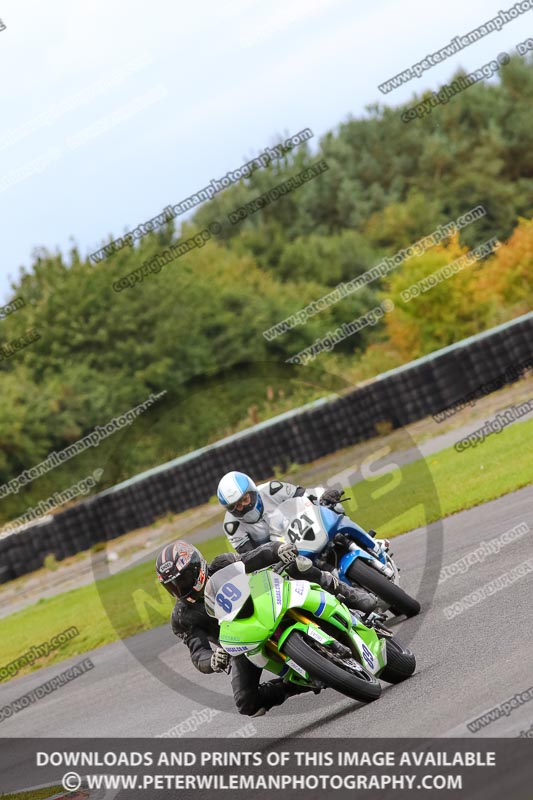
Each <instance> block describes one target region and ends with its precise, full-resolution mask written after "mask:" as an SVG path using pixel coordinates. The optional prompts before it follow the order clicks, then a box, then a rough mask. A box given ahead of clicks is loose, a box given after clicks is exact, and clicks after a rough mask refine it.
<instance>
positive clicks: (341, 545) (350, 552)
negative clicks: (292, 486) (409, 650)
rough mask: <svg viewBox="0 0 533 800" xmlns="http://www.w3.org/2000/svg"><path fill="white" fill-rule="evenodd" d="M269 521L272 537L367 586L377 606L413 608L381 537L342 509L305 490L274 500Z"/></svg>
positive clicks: (398, 610) (416, 606)
mask: <svg viewBox="0 0 533 800" xmlns="http://www.w3.org/2000/svg"><path fill="white" fill-rule="evenodd" d="M269 522H270V528H271V536H270V538H271V539H272V540H273V541H283V542H292V543H293V544H295V545H296V546H297V548H298V551H299V553H300V555H302V556H307V557H308V558H310V559H311V560H312V561H313V562H314V563H315V564H316V565H317V566H318V567H320V568H321V569H324V568H325V569H327V570H329V571H330V572H332V573H333V574H334V575H336V576H337V577H338V578H339V580H341V581H344V582H345V583H348V584H354V583H355V584H358V585H359V586H362V587H363V588H365V589H368V590H369V591H371V592H373V593H374V594H375V595H376V596H377V597H378V598H379V599H380V607H381V608H382V609H383V610H390V611H391V612H392V613H393V614H405V616H407V617H414V616H416V614H418V613H419V611H420V603H419V602H418V600H415V598H414V597H410V596H409V595H408V594H407V592H405V591H404V590H403V589H402V588H400V586H399V568H398V567H397V566H396V564H395V563H394V561H393V560H392V557H391V554H390V553H389V548H388V542H387V540H384V541H383V543H380V542H379V541H376V540H375V539H374V538H373V537H372V536H370V535H369V534H368V533H367V532H366V531H364V530H363V528H360V527H359V525H356V523H355V522H353V521H352V520H351V519H350V518H349V517H347V516H346V514H342V513H341V514H337V513H336V512H335V511H333V510H332V509H330V508H328V507H327V506H321V505H319V504H318V503H317V502H315V501H314V500H311V499H310V498H308V497H305V496H304V497H293V498H291V499H289V500H285V501H284V502H283V503H281V504H280V505H279V506H278V508H277V509H276V510H275V511H274V513H273V514H272V515H271V517H270V520H269Z"/></svg>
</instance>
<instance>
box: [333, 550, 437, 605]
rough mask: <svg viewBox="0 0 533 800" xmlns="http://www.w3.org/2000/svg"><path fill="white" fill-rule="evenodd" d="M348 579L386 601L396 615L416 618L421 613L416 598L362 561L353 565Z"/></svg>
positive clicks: (358, 560)
mask: <svg viewBox="0 0 533 800" xmlns="http://www.w3.org/2000/svg"><path fill="white" fill-rule="evenodd" d="M347 575H348V578H349V579H350V580H351V581H353V582H354V583H358V584H360V585H361V586H363V587H364V588H365V589H369V590H370V591H371V592H374V594H376V595H377V596H378V597H379V598H381V599H382V600H385V602H386V603H388V604H389V605H390V608H391V611H392V612H393V613H394V614H405V616H406V617H416V615H417V614H418V613H419V612H420V608H421V606H420V603H419V602H418V600H415V598H414V597H410V596H409V595H408V594H407V592H404V590H403V589H401V588H400V587H399V586H396V584H395V583H392V582H391V581H389V580H388V578H385V576H384V575H381V573H379V572H378V571H377V570H375V569H374V568H373V567H370V566H369V565H368V564H365V562H364V561H361V559H359V558H358V559H357V560H356V561H354V562H353V563H352V565H351V566H350V568H349V570H348V572H347Z"/></svg>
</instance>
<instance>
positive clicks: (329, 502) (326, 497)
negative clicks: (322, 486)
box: [320, 489, 344, 507]
mask: <svg viewBox="0 0 533 800" xmlns="http://www.w3.org/2000/svg"><path fill="white" fill-rule="evenodd" d="M343 494H344V492H339V490H338V489H326V491H325V492H324V493H323V494H322V496H321V497H320V505H321V506H331V507H333V506H336V505H337V503H339V502H340V499H341V497H342V495H343Z"/></svg>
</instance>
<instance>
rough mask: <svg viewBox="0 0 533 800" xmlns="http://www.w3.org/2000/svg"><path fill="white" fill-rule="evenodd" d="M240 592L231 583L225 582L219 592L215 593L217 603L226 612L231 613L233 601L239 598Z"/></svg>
mask: <svg viewBox="0 0 533 800" xmlns="http://www.w3.org/2000/svg"><path fill="white" fill-rule="evenodd" d="M241 594H242V593H241V592H240V591H239V590H238V589H237V587H236V586H234V585H233V583H225V584H224V586H223V587H222V589H221V590H220V592H219V593H218V594H217V597H216V601H217V603H218V605H219V606H220V607H221V608H222V609H223V610H224V611H225V612H226V614H231V610H232V608H233V603H234V602H235V601H236V600H238V599H239V597H240V596H241Z"/></svg>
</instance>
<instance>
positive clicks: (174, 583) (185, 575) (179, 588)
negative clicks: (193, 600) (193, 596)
mask: <svg viewBox="0 0 533 800" xmlns="http://www.w3.org/2000/svg"><path fill="white" fill-rule="evenodd" d="M200 568H201V564H200V563H198V562H195V563H191V564H187V566H186V567H185V569H183V570H182V571H181V572H180V573H179V574H178V575H174V576H173V577H171V578H164V577H163V585H164V586H165V588H167V589H169V591H171V592H172V594H174V595H175V596H176V597H178V598H183V597H188V596H189V595H190V593H191V592H192V590H193V589H194V586H195V585H196V582H197V581H198V576H199V574H200Z"/></svg>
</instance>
